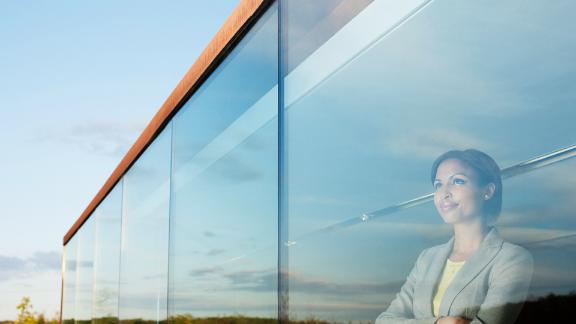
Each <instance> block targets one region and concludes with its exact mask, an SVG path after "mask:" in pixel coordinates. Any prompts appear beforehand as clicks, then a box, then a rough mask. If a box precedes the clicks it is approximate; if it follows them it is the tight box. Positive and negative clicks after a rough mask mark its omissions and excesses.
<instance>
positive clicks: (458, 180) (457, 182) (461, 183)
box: [454, 179, 466, 185]
mask: <svg viewBox="0 0 576 324" xmlns="http://www.w3.org/2000/svg"><path fill="white" fill-rule="evenodd" d="M465 183H466V180H464V179H454V184H457V185H463V184H465Z"/></svg>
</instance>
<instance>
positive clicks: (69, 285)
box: [62, 236, 77, 324]
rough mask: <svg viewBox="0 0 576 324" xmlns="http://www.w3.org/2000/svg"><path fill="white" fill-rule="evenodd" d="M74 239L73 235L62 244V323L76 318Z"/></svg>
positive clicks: (67, 323)
mask: <svg viewBox="0 0 576 324" xmlns="http://www.w3.org/2000/svg"><path fill="white" fill-rule="evenodd" d="M76 239H77V237H76V236H74V237H72V239H70V241H68V243H67V244H66V246H64V273H63V277H64V286H63V292H62V293H63V294H64V296H63V297H62V323H63V324H74V322H75V320H76V316H75V307H76Z"/></svg>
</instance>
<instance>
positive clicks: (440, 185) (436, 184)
mask: <svg viewBox="0 0 576 324" xmlns="http://www.w3.org/2000/svg"><path fill="white" fill-rule="evenodd" d="M440 187H442V183H440V182H436V183H434V189H436V190H438V189H439V188H440Z"/></svg>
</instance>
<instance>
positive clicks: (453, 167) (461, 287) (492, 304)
mask: <svg viewBox="0 0 576 324" xmlns="http://www.w3.org/2000/svg"><path fill="white" fill-rule="evenodd" d="M431 180H432V184H433V186H434V190H435V192H434V204H435V205H436V209H437V210H438V213H439V214H440V216H441V217H442V219H443V220H444V222H445V223H448V224H450V225H452V228H453V231H454V236H453V238H452V239H451V240H450V241H449V242H447V243H445V244H442V245H438V246H435V247H432V248H429V249H426V250H424V251H423V252H422V253H421V254H420V256H419V257H418V260H417V261H416V264H415V266H414V268H413V269H412V271H411V272H410V274H409V275H408V278H407V279H406V282H405V283H404V285H403V286H402V288H401V290H400V292H399V293H398V294H397V295H396V298H395V299H394V300H393V301H392V303H391V304H390V306H389V307H388V309H387V310H386V311H385V312H384V313H382V314H380V316H378V318H377V319H376V323H377V324H384V323H426V324H432V323H437V324H450V323H486V324H488V323H489V324H496V323H498V324H504V323H506V324H510V323H514V321H515V319H516V316H517V315H518V312H519V311H520V308H521V307H522V302H523V301H524V298H525V297H526V293H527V290H528V287H529V285H530V280H531V277H532V263H533V262H532V256H531V255H530V253H529V252H528V251H527V250H526V249H524V248H522V247H520V246H518V245H514V244H511V243H508V242H506V241H504V240H502V238H500V236H499V235H498V232H497V231H496V229H495V228H494V227H493V224H494V223H495V221H496V219H497V218H498V216H499V215H500V210H501V207H502V179H501V176H500V168H499V167H498V165H497V164H496V162H495V161H494V160H493V159H492V158H491V157H490V156H488V155H487V154H485V153H483V152H480V151H477V150H465V151H449V152H446V153H444V154H442V155H441V156H440V157H438V159H436V161H435V162H434V164H433V165H432V173H431Z"/></svg>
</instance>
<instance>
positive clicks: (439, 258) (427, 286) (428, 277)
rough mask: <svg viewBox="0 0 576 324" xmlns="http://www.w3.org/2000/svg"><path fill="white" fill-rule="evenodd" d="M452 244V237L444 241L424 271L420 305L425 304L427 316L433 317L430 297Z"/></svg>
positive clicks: (432, 296) (434, 290) (432, 294)
mask: <svg viewBox="0 0 576 324" xmlns="http://www.w3.org/2000/svg"><path fill="white" fill-rule="evenodd" d="M453 245H454V238H452V239H450V241H448V242H447V243H445V244H444V245H443V246H442V247H441V248H440V249H438V251H437V252H436V253H435V255H433V256H432V260H431V262H430V268H428V270H427V271H426V273H425V275H424V282H423V284H422V298H423V299H424V300H423V301H422V303H421V305H426V309H425V312H426V314H427V315H428V316H429V317H434V314H433V311H432V298H434V293H435V292H436V286H437V285H438V281H439V280H440V276H441V275H442V271H443V270H444V265H445V264H446V259H448V256H449V255H450V253H451V251H452V246H453Z"/></svg>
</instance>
